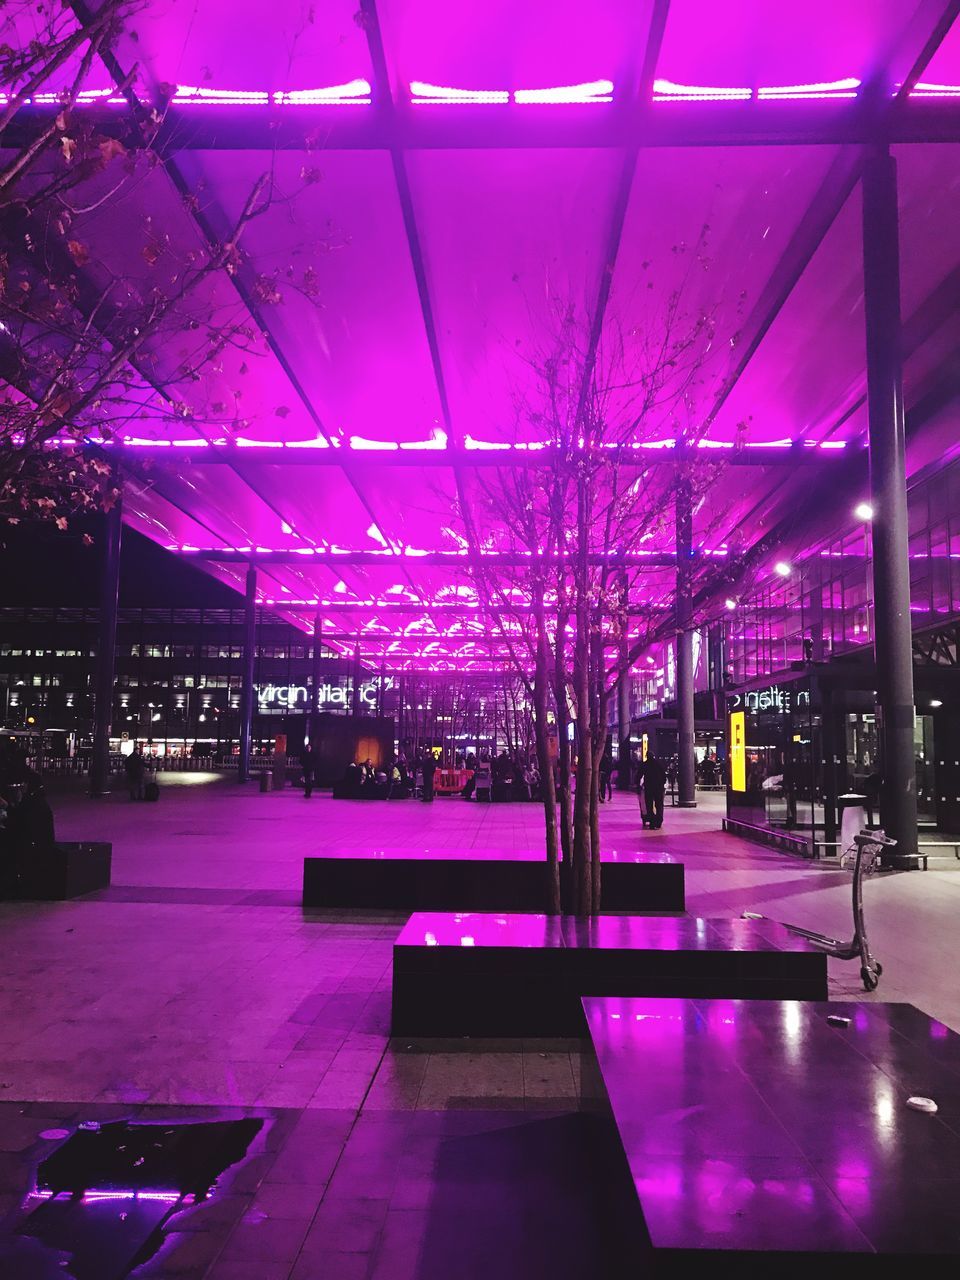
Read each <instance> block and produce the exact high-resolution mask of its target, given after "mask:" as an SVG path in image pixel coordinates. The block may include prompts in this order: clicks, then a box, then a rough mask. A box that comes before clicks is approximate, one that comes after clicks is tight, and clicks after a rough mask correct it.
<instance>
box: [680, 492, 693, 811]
mask: <svg viewBox="0 0 960 1280" xmlns="http://www.w3.org/2000/svg"><path fill="white" fill-rule="evenodd" d="M676 518H677V804H678V805H679V806H680V807H681V808H682V809H695V808H696V806H697V793H696V775H695V771H694V765H695V757H694V753H693V738H694V717H693V630H692V628H691V626H690V614H691V581H690V578H691V570H692V568H693V505H692V502H691V497H690V484H689V481H688V480H686V479H685V478H684V477H683V476H681V477H680V478H679V480H678V481H677V499H676Z"/></svg>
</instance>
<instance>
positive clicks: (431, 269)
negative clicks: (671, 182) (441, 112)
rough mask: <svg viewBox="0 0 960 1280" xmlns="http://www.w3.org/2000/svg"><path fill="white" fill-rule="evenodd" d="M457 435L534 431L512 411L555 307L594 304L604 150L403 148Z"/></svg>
mask: <svg viewBox="0 0 960 1280" xmlns="http://www.w3.org/2000/svg"><path fill="white" fill-rule="evenodd" d="M408 164H409V167H410V175H411V183H412V186H413V195H414V201H415V204H416V208H417V212H418V217H419V220H420V225H421V231H422V235H423V241H424V246H425V255H426V260H427V272H428V279H429V287H430V291H431V295H432V299H433V306H434V310H435V315H436V321H437V329H438V332H439V341H440V355H441V361H442V365H443V372H444V377H445V379H446V383H447V392H448V396H449V400H450V407H451V414H452V418H453V427H454V431H455V433H456V436H457V438H458V439H459V440H463V439H465V438H466V437H467V436H469V437H470V438H471V439H472V440H473V441H486V442H494V443H496V442H504V441H505V442H511V443H512V442H515V441H517V440H520V441H523V442H525V443H531V442H535V440H536V431H535V430H534V431H533V432H532V434H531V428H530V426H529V424H526V425H524V424H523V423H521V422H519V421H518V411H519V406H520V403H521V402H522V400H523V398H524V396H525V395H526V394H527V392H528V390H529V383H530V367H529V363H528V362H529V361H530V359H531V358H534V357H535V355H536V352H537V349H538V348H541V347H543V345H544V344H545V343H546V342H548V341H549V337H550V334H551V332H552V330H553V327H554V325H555V324H556V318H557V308H558V307H563V306H566V305H572V306H574V307H577V308H580V309H581V310H583V311H586V310H588V309H592V307H593V306H594V304H595V300H596V297H597V293H598V290H599V285H600V277H601V269H602V262H603V254H604V248H605V243H606V239H607V237H608V234H609V230H608V229H609V225H610V220H611V216H612V204H613V197H614V192H615V190H616V182H617V178H618V175H619V172H620V168H621V165H622V161H621V157H620V156H619V155H618V154H617V153H615V152H613V153H611V152H597V151H588V150H578V151H561V150H554V151H498V152H492V151H483V152H460V151H458V152H418V153H416V154H411V155H410V156H409V158H408Z"/></svg>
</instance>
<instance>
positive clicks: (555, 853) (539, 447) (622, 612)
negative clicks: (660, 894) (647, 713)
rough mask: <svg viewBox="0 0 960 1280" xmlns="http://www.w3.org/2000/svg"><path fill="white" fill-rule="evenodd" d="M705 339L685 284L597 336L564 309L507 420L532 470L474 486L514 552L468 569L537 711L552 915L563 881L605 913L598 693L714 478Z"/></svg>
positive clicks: (607, 686) (667, 594) (640, 635)
mask: <svg viewBox="0 0 960 1280" xmlns="http://www.w3.org/2000/svg"><path fill="white" fill-rule="evenodd" d="M713 335H714V323H713V320H712V317H711V316H710V315H707V314H702V313H696V312H691V311H690V310H689V309H687V308H685V307H684V305H683V296H682V290H677V291H676V292H675V293H673V294H671V296H670V297H669V299H668V301H667V304H666V307H665V310H664V311H663V312H662V313H658V314H657V316H656V317H655V318H654V319H651V320H650V321H648V323H647V324H646V325H645V326H640V325H631V326H629V327H627V326H624V325H620V324H617V323H615V322H611V323H610V324H608V326H607V330H606V333H605V337H604V340H603V342H602V343H600V344H597V343H596V342H595V341H593V340H592V333H591V326H590V325H589V324H588V323H587V321H586V319H585V318H584V316H583V314H582V313H581V312H580V311H578V309H577V308H576V307H574V306H571V305H566V304H564V305H563V306H558V307H557V308H556V309H555V325H554V329H553V333H552V335H551V339H550V342H549V343H548V344H547V347H546V349H545V351H544V352H542V353H540V354H538V355H537V356H535V357H534V358H533V359H531V360H530V361H529V370H530V372H531V374H532V377H531V379H530V381H531V387H532V389H531V390H530V391H529V392H528V394H527V395H526V396H525V397H524V399H523V401H522V403H521V404H520V406H519V410H518V415H517V423H516V433H517V434H516V441H515V444H520V445H522V446H523V447H525V448H530V446H531V445H533V446H534V450H535V452H533V453H532V454H531V458H532V459H536V460H537V461H536V465H529V466H518V465H512V466H504V467H487V468H483V469H482V474H478V476H477V477H476V479H475V480H474V482H473V487H474V494H473V501H474V502H475V504H476V507H477V509H478V511H480V512H482V513H483V516H484V517H485V518H484V519H480V518H479V517H478V518H477V524H483V525H484V527H487V528H490V529H492V530H495V531H496V532H495V533H494V534H491V536H490V539H489V548H488V549H489V550H497V551H501V552H510V553H512V554H511V555H509V556H507V557H501V558H499V559H496V558H494V557H493V556H487V557H484V556H483V555H480V556H478V557H477V558H476V560H475V564H474V569H473V576H474V579H475V582H476V584H477V589H478V591H479V592H481V593H482V599H483V601H484V602H486V606H487V608H488V610H489V611H490V616H491V619H492V620H493V625H494V626H495V627H496V629H497V632H498V634H499V636H500V638H501V639H502V641H503V643H504V645H505V647H506V650H507V652H508V654H509V658H510V663H511V665H512V667H513V669H514V670H515V671H517V673H518V674H519V675H520V677H521V679H522V680H523V681H524V682H525V685H526V688H527V690H528V692H529V695H530V699H531V703H532V706H533V723H534V730H535V738H536V743H537V751H538V758H539V761H540V772H541V779H542V784H543V785H542V793H543V803H544V813H545V822H546V829H545V834H546V858H547V866H548V870H549V876H548V890H547V906H548V909H549V910H551V911H555V910H557V909H559V905H560V901H561V893H560V888H561V881H563V889H564V892H563V895H562V897H563V899H564V901H565V903H566V904H568V905H569V906H570V907H572V909H573V910H575V911H576V912H578V913H579V914H584V915H587V914H590V913H592V912H596V911H597V910H599V907H600V894H601V874H600V869H601V863H600V827H599V808H598V805H599V772H600V765H601V760H602V756H603V752H604V747H605V741H606V733H607V721H608V715H607V709H608V702H609V698H610V695H611V693H612V692H613V690H614V689H615V687H616V684H617V682H618V681H619V679H620V678H621V677H622V676H623V675H625V673H626V672H627V671H628V670H629V667H630V666H631V665H632V663H633V662H634V661H635V660H636V657H637V656H638V654H639V653H640V652H641V651H642V649H643V648H644V647H645V646H646V645H647V644H648V643H649V642H650V640H651V638H652V637H653V636H654V635H655V634H658V632H659V630H660V629H661V628H662V627H663V625H664V620H665V618H667V617H672V616H673V615H674V608H675V599H674V597H675V586H676V570H675V568H674V567H673V566H672V565H669V564H664V563H663V560H664V556H663V552H664V549H665V548H669V550H670V551H671V552H672V551H673V549H674V536H673V525H674V511H675V505H676V497H677V493H678V491H682V493H683V494H684V496H685V497H684V500H686V498H687V497H689V500H690V501H691V503H692V504H694V505H695V506H696V505H699V504H700V503H701V502H702V499H703V496H704V494H705V492H706V490H707V489H708V488H709V487H710V486H711V485H712V484H713V483H714V482H715V481H716V478H717V472H718V467H717V466H716V465H703V464H702V463H701V462H700V461H699V459H698V454H697V451H696V448H695V446H696V444H697V442H698V438H699V434H700V433H699V431H698V429H697V427H696V425H695V422H694V420H693V414H694V405H695V401H696V388H697V387H698V385H699V384H700V381H701V378H702V375H703V369H704V365H705V362H706V361H707V360H708V358H709V354H710V349H711V343H712V340H713ZM660 445H662V446H663V447H671V448H673V449H674V451H675V452H674V457H675V465H673V466H644V465H643V462H642V459H643V458H644V456H645V455H644V452H643V451H644V449H649V448H652V447H657V446H660ZM646 456H649V455H646ZM658 553H659V556H658ZM648 558H649V561H650V563H649V565H648V564H646V563H645V561H646V560H647V559H648ZM571 723H574V724H575V727H576V758H575V763H574V759H573V758H572V753H571V750H570V746H569V743H568V735H567V729H568V725H569V724H571ZM554 764H556V775H555V770H554ZM555 777H556V785H555ZM572 779H575V788H574V787H572V786H571V780H572ZM561 869H563V871H565V873H566V874H565V875H564V876H561V874H560V873H561Z"/></svg>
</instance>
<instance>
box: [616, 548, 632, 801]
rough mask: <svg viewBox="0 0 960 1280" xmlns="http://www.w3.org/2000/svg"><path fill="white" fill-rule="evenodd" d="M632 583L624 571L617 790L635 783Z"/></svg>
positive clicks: (627, 787) (621, 614) (622, 585)
mask: <svg viewBox="0 0 960 1280" xmlns="http://www.w3.org/2000/svg"><path fill="white" fill-rule="evenodd" d="M629 605H630V584H629V581H628V578H627V574H626V573H625V572H624V573H623V575H622V576H621V579H620V616H621V630H622V636H621V640H620V679H619V680H618V681H617V735H618V741H617V790H618V791H629V790H630V788H631V787H632V785H633V760H632V759H631V755H630V663H629V653H630V643H629V640H628V639H627V622H628V621H629V612H628V610H629Z"/></svg>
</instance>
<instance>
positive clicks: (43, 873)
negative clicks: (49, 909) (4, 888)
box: [7, 841, 113, 902]
mask: <svg viewBox="0 0 960 1280" xmlns="http://www.w3.org/2000/svg"><path fill="white" fill-rule="evenodd" d="M112 861H113V845H112V844H109V843H108V842H106V841H59V842H58V843H57V844H56V845H55V846H54V848H53V849H51V850H50V851H49V852H47V853H30V854H25V855H23V856H21V857H18V858H17V859H16V860H15V862H14V876H13V879H12V883H11V884H10V887H9V890H8V894H7V896H8V897H9V898H11V899H19V900H21V901H36V902H58V901H63V900H65V899H67V898H79V897H81V896H82V895H83V894H85V893H93V892H94V891H95V890H97V889H107V888H109V887H110V869H111V864H112Z"/></svg>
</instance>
